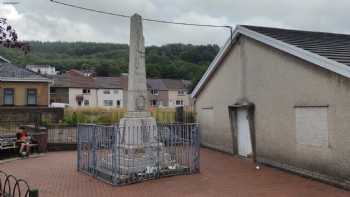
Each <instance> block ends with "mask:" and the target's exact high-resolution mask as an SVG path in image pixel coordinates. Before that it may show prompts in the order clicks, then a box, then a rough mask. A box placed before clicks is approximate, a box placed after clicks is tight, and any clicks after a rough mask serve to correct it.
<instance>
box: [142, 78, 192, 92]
mask: <svg viewBox="0 0 350 197" xmlns="http://www.w3.org/2000/svg"><path fill="white" fill-rule="evenodd" d="M189 85H190V82H189V81H187V80H181V79H147V86H148V88H150V89H157V90H179V89H187V88H188V86H189Z"/></svg>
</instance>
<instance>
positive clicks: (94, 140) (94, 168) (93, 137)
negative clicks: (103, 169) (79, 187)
mask: <svg viewBox="0 0 350 197" xmlns="http://www.w3.org/2000/svg"><path fill="white" fill-rule="evenodd" d="M96 130H97V126H96V125H94V129H93V130H92V170H93V174H94V176H95V175H96V163H97V156H96V146H97V145H96Z"/></svg>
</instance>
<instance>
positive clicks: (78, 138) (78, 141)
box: [76, 124, 81, 171]
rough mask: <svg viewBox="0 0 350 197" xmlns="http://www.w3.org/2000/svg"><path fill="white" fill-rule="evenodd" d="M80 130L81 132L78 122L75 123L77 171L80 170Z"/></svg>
mask: <svg viewBox="0 0 350 197" xmlns="http://www.w3.org/2000/svg"><path fill="white" fill-rule="evenodd" d="M80 132H81V129H80V124H78V125H77V133H76V141H77V154H78V155H77V157H78V159H77V160H78V161H77V168H78V171H79V170H80V167H81V166H80V161H81V150H80V149H81V146H80Z"/></svg>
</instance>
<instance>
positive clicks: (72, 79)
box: [52, 70, 95, 88]
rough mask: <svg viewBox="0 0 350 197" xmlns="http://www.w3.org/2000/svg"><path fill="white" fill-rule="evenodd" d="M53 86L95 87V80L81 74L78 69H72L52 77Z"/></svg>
mask: <svg viewBox="0 0 350 197" xmlns="http://www.w3.org/2000/svg"><path fill="white" fill-rule="evenodd" d="M52 78H53V80H54V83H53V84H52V87H61V88H95V80H94V79H93V78H92V77H87V76H84V75H83V74H81V73H80V72H79V71H78V70H70V71H67V72H66V73H64V74H63V75H57V76H53V77H52Z"/></svg>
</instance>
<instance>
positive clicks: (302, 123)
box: [295, 107, 328, 147]
mask: <svg viewBox="0 0 350 197" xmlns="http://www.w3.org/2000/svg"><path fill="white" fill-rule="evenodd" d="M327 113H328V107H296V108H295V119H296V141H297V143H298V144H303V145H311V146H318V147H325V146H328V117H327Z"/></svg>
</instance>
